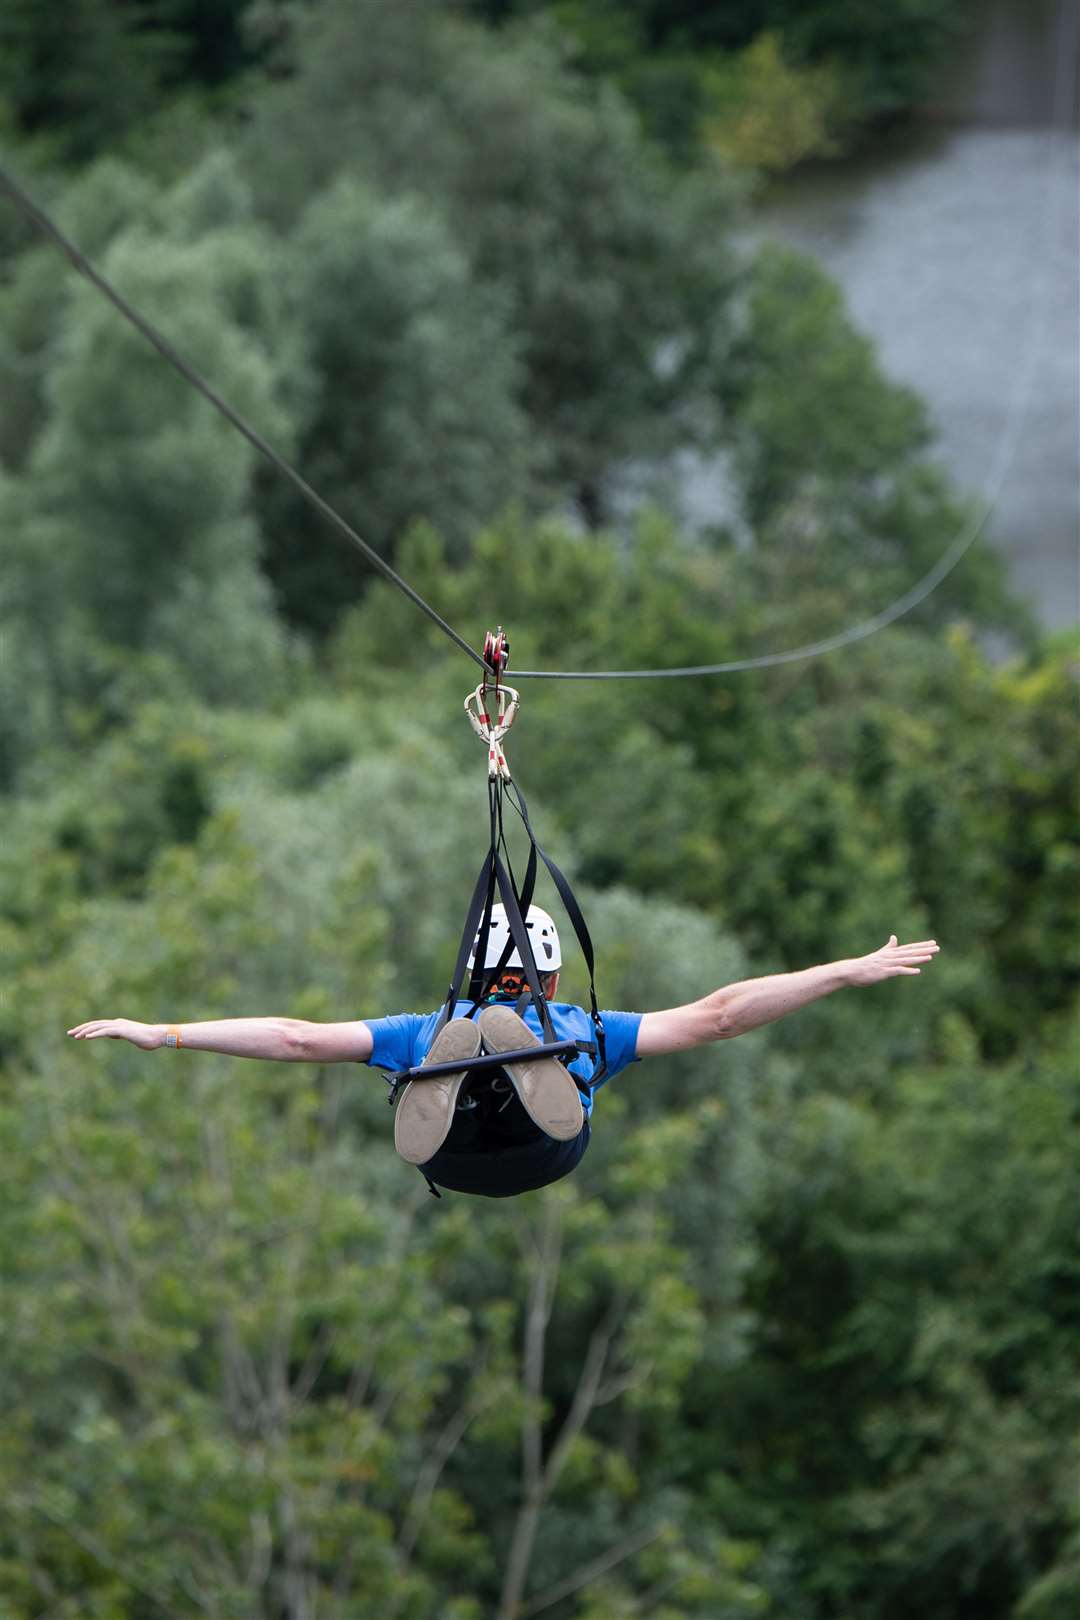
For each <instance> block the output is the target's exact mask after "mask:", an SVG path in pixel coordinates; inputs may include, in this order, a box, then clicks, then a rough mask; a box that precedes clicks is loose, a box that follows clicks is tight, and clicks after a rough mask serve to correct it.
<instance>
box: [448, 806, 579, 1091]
mask: <svg viewBox="0 0 1080 1620" xmlns="http://www.w3.org/2000/svg"><path fill="white" fill-rule="evenodd" d="M504 789H505V791H506V792H507V794H508V795H509V797H510V802H511V803H512V804H513V806H514V809H515V810H516V811H517V813H518V815H519V816H520V817H521V822H522V825H523V826H524V828H525V832H526V834H527V836H528V840H529V859H528V865H527V867H526V871H525V881H524V883H523V884H522V885H521V888H520V890H519V889H518V887H517V884H516V882H515V880H514V874H513V868H512V867H511V865H510V853H509V849H508V847H507V842H506V833H505V828H504V825H503V792H504ZM488 812H489V830H490V839H489V845H488V851H487V854H486V855H485V857H484V861H483V864H482V866H481V868H480V873H479V876H478V877H477V880H476V885H475V887H474V889H473V894H472V899H471V901H470V902H469V910H468V914H467V916H466V919H465V929H464V932H463V934H462V936H461V944H460V946H459V947H458V954H457V961H456V963H455V965H454V973H453V977H452V979H451V981H450V988H449V990H448V992H447V997H446V1004H445V1006H444V1007H443V1009H442V1012H441V1014H440V1016H439V1021H438V1023H437V1025H436V1031H435V1032H436V1034H438V1033H439V1031H440V1030H442V1029H443V1028H444V1026H445V1025H446V1024H447V1022H448V1021H449V1020H450V1018H452V1017H453V1013H454V1007H455V1005H456V1003H457V1000H458V996H459V992H460V989H461V984H462V980H463V979H464V976H465V969H466V966H467V964H468V960H469V956H470V953H474V966H473V970H472V975H471V978H470V981H469V1000H470V1001H471V1002H472V1003H473V1005H472V1007H471V1009H470V1012H469V1016H470V1017H471V1016H472V1014H473V1013H474V1012H476V1011H477V1009H478V1008H479V1006H480V1005H481V1004H482V1003H483V1001H484V1000H485V998H486V997H487V996H488V995H489V994H490V992H491V989H492V987H493V985H494V984H495V983H496V982H497V980H498V978H499V975H500V974H501V973H502V971H503V969H504V968H505V967H506V965H507V963H508V961H509V958H510V956H511V955H512V954H513V952H514V951H515V950H516V951H517V954H518V956H519V957H520V958H521V965H522V970H523V972H524V974H525V978H526V982H527V984H528V987H529V999H530V1000H531V1001H532V1003H533V1006H534V1007H535V1008H536V1014H537V1017H538V1019H539V1021H540V1028H541V1030H542V1032H543V1036H544V1040H545V1042H548V1043H551V1042H554V1040H555V1030H554V1026H553V1025H552V1022H551V1014H550V1012H549V1010H548V1004H547V998H546V997H545V995H544V992H543V989H542V987H541V984H540V973H539V969H538V968H537V965H536V958H535V956H534V954H533V949H532V942H531V940H530V939H529V930H528V925H527V921H526V919H527V917H528V914H529V906H530V905H531V903H532V897H533V890H534V888H535V884H536V874H537V869H538V861H543V863H544V865H545V867H546V868H547V870H548V872H549V874H550V876H551V880H552V882H553V883H554V884H555V887H556V889H557V890H558V893H559V898H560V900H561V901H562V903H563V906H564V907H565V909H566V914H567V916H568V917H569V919H570V923H571V926H572V928H573V930H574V933H575V934H576V936H577V941H578V944H579V946H580V947H581V954H582V956H583V957H584V958H585V966H586V968H587V969H588V973H589V1001H590V1017H591V1019H592V1023H593V1028H594V1029H595V1031H596V1057H597V1061H596V1065H595V1068H594V1070H593V1074H592V1076H591V1078H590V1079H589V1081H588V1082H585V1083H584V1085H583V1089H586V1090H589V1089H591V1088H592V1087H593V1086H596V1085H598V1084H599V1083H600V1081H601V1080H602V1079H603V1078H604V1076H605V1075H606V1073H607V1052H606V1043H605V1037H604V1023H603V1019H602V1018H601V1017H600V1009H599V1006H598V1005H597V1000H596V957H595V952H594V950H593V942H592V936H591V935H590V933H589V929H588V925H587V923H586V921H585V917H584V914H583V912H582V910H581V907H580V906H579V905H578V902H577V898H576V896H575V894H574V891H573V889H572V888H571V887H570V884H569V882H568V881H567V879H566V877H565V875H564V874H563V873H562V872H561V871H560V869H559V867H558V866H557V865H556V864H555V862H554V861H553V860H552V859H551V857H550V856H549V855H548V854H547V853H546V852H545V851H544V850H543V849H542V848H541V847H540V845H539V844H538V843H537V841H536V834H535V833H534V831H533V827H532V822H531V821H530V820H529V811H528V806H527V805H526V803H525V796H524V794H523V793H522V792H521V789H520V788H519V787H518V786H517V784H516V783H515V782H513V781H511V780H509V779H503V778H501V777H494V778H492V779H491V780H490V781H489V783H488ZM504 856H505V859H504ZM496 894H498V897H499V899H500V900H501V901H502V904H503V906H504V908H505V910H506V921H507V928H508V933H509V938H508V939H507V941H506V944H505V945H504V947H503V949H502V951H501V953H500V956H499V960H498V962H496V963H495V964H494V965H493V966H492V967H490V968H485V967H484V966H483V963H484V959H485V957H486V956H487V943H488V937H489V935H490V931H491V912H492V907H493V906H494V904H495V897H496ZM575 1078H576V1077H575Z"/></svg>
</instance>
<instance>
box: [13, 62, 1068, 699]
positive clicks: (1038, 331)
mask: <svg viewBox="0 0 1080 1620" xmlns="http://www.w3.org/2000/svg"><path fill="white" fill-rule="evenodd" d="M1058 44H1059V46H1060V44H1061V42H1060V41H1059V42H1058ZM1076 45H1077V41H1076V40H1071V41H1068V42H1066V47H1065V48H1064V49H1061V48H1059V49H1058V50H1057V51H1056V52H1055V66H1056V81H1055V86H1054V94H1053V98H1052V103H1053V105H1052V109H1051V122H1050V129H1049V136H1050V139H1051V141H1052V142H1053V140H1054V137H1055V136H1058V135H1059V133H1060V136H1061V138H1064V135H1065V128H1066V126H1065V125H1064V124H1063V122H1062V119H1061V111H1062V108H1063V107H1064V106H1065V103H1066V100H1067V98H1068V97H1069V79H1068V75H1069V72H1070V69H1071V65H1072V63H1073V62H1074V60H1075V56H1076ZM1047 172H1048V175H1049V176H1050V179H1049V180H1048V182H1047V184H1048V187H1052V184H1053V173H1054V165H1053V164H1048V165H1047ZM0 187H2V188H3V189H4V190H5V191H7V193H8V195H9V196H10V197H11V198H12V200H13V201H14V202H15V203H16V204H17V205H18V206H19V207H20V208H22V209H23V211H24V212H25V213H26V214H27V215H28V216H29V217H30V219H32V220H33V222H34V224H35V225H37V227H38V228H39V230H41V231H43V232H44V233H45V234H46V235H47V236H49V237H51V239H52V240H53V242H54V243H55V244H56V245H57V247H59V249H60V251H61V252H62V253H63V254H64V255H65V257H66V258H67V259H68V260H69V261H70V262H71V264H72V265H73V266H74V268H75V269H76V270H78V271H79V273H80V274H81V275H84V276H85V277H86V278H87V280H88V281H90V282H92V283H93V285H94V286H95V287H97V288H98V290H99V291H100V292H102V293H103V294H104V295H105V297H106V298H107V299H108V300H109V302H110V303H111V304H113V305H114V306H115V307H116V308H117V309H118V310H119V311H120V313H121V314H122V315H123V316H124V317H125V319H126V320H128V321H130V322H131V324H132V325H133V326H134V327H136V329H137V330H138V331H139V332H141V333H142V334H143V336H144V337H145V338H146V339H147V340H148V341H149V342H150V343H152V344H153V346H154V347H155V348H156V349H157V350H158V352H159V354H161V355H162V356H163V357H164V359H166V360H167V361H168V362H169V364H170V365H172V366H173V367H175V369H176V370H177V371H179V372H180V373H181V375H182V376H184V377H185V378H186V379H187V380H188V382H190V383H191V384H192V386H193V387H194V388H196V389H198V391H199V393H201V394H202V395H203V396H204V398H205V399H207V400H209V402H210V404H211V405H213V406H214V407H215V409H216V410H218V411H220V412H221V414H222V415H223V416H224V417H226V419H227V420H228V421H230V422H231V423H232V424H233V426H234V427H235V428H237V429H238V431H239V432H240V433H242V434H243V435H244V437H245V438H246V439H247V440H248V442H249V443H250V444H252V445H253V446H254V448H255V449H256V450H257V451H258V452H259V454H260V455H262V456H263V457H265V459H266V460H267V461H269V462H271V464H272V465H273V466H275V467H276V468H277V469H278V471H279V472H281V473H283V474H284V476H285V477H286V478H288V479H289V481H290V482H291V483H292V484H293V485H294V486H295V487H296V488H297V489H298V490H299V491H300V493H301V495H303V497H304V498H305V500H307V501H309V502H310V504H311V505H312V506H314V507H315V509H316V510H317V511H318V512H320V513H321V514H322V516H323V517H324V518H326V519H327V521H328V522H329V523H330V524H331V525H332V526H333V527H334V528H335V529H336V530H337V531H338V533H339V534H341V535H343V536H344V537H345V538H346V539H347V540H349V541H350V542H351V543H352V544H353V545H354V546H355V547H356V548H357V550H358V551H360V553H361V555H362V556H364V557H365V558H366V559H367V561H368V562H370V563H371V565H372V567H373V568H375V569H377V570H378V572H379V573H381V574H382V575H383V576H384V578H386V579H388V580H389V581H390V582H391V584H393V585H396V586H397V587H398V589H399V590H400V591H402V592H403V593H404V595H406V596H407V597H408V598H409V600H410V601H411V602H413V603H414V604H415V605H416V606H417V607H418V608H419V609H420V610H421V612H423V613H425V614H426V615H427V616H428V618H429V619H431V620H432V622H433V623H434V624H437V625H438V627H439V628H440V630H442V631H444V632H445V634H446V635H448V636H449V637H450V639H451V641H453V642H454V643H455V644H456V645H457V646H458V647H460V648H461V650H462V652H464V653H467V654H468V656H469V657H470V658H471V659H472V660H473V662H474V663H476V664H479V665H480V666H481V667H482V668H486V667H487V666H486V665H485V664H484V660H483V658H481V657H480V655H479V654H478V653H477V652H475V651H474V650H473V648H472V647H470V646H469V644H468V642H467V641H465V639H464V638H463V637H462V636H460V635H458V633H457V631H456V630H454V629H453V628H452V627H451V626H450V625H449V624H447V622H446V620H445V619H443V618H441V617H440V615H439V614H438V613H437V612H436V611H435V609H434V608H433V607H431V606H430V604H429V603H428V602H426V601H425V600H424V598H423V597H422V596H421V595H420V594H419V592H418V591H415V590H414V589H413V587H412V586H411V585H409V584H408V582H407V581H406V580H404V579H402V577H401V575H400V574H398V573H397V572H396V571H395V570H394V569H393V568H392V567H391V566H390V564H389V563H388V562H387V561H386V560H385V558H383V557H381V556H380V555H379V553H378V552H377V551H375V550H374V549H373V548H372V547H371V546H369V545H368V543H367V542H366V541H365V540H362V539H361V537H360V536H359V535H358V534H357V533H356V531H355V530H354V529H353V528H352V527H351V526H350V525H349V524H348V523H347V522H346V521H345V519H344V518H343V517H341V516H340V514H339V513H338V512H336V511H335V510H334V508H333V507H332V506H331V505H330V504H329V503H328V502H327V501H325V500H324V499H323V497H322V496H321V495H319V494H318V493H317V491H316V490H314V489H312V487H311V485H310V484H309V483H308V482H307V481H306V479H304V478H302V477H301V475H300V474H299V473H298V472H297V471H296V470H295V468H293V467H292V466H290V464H289V463H288V462H287V461H286V460H285V459H284V457H283V456H281V455H279V454H278V452H277V451H276V450H275V449H274V448H273V446H272V445H270V444H269V443H268V442H267V440H266V439H264V438H263V437H262V435H261V434H260V433H258V432H257V431H256V430H255V429H254V428H253V427H251V426H250V424H249V423H248V422H247V421H245V419H244V418H243V417H242V416H241V415H240V413H239V412H238V411H236V410H234V409H233V408H232V406H231V405H229V404H228V402H227V401H226V400H224V399H223V398H222V397H221V395H220V394H219V393H218V392H217V390H216V389H215V388H213V387H212V386H211V384H210V383H208V382H207V381H206V379H205V378H204V377H202V376H201V375H200V373H199V372H198V371H196V370H195V368H194V366H192V365H190V364H189V362H188V361H186V360H185V359H184V358H183V356H182V355H181V354H179V353H178V352H177V350H176V349H174V348H173V346H172V344H171V343H169V342H168V340H167V339H166V338H164V337H162V335H161V333H160V332H158V331H157V329H156V328H155V327H154V326H152V325H151V324H150V322H149V321H148V320H146V319H145V317H143V316H142V315H140V314H139V312H138V310H136V309H134V308H133V307H132V305H130V304H129V303H128V302H127V300H126V299H125V298H124V297H122V295H121V294H120V293H118V292H117V291H116V289H115V288H114V287H113V286H112V285H111V283H110V282H109V281H107V280H106V278H105V277H104V276H103V275H102V274H101V272H100V271H98V270H96V269H95V268H94V266H93V265H92V264H91V263H90V261H89V260H88V259H87V258H86V256H85V255H84V254H83V253H81V252H80V250H79V249H78V248H77V247H76V246H75V244H74V243H73V242H72V241H71V240H70V238H69V237H67V236H66V235H65V234H64V232H63V231H62V230H61V229H60V227H59V226H58V225H57V224H56V223H55V222H54V221H53V220H52V219H50V218H49V216H48V215H47V214H46V213H45V212H44V210H43V209H41V208H40V207H39V206H38V205H37V204H36V203H35V202H34V201H33V199H32V198H31V197H30V196H29V194H28V193H27V192H26V190H25V189H24V188H23V187H22V186H21V185H19V184H18V183H17V182H16V181H15V180H14V179H13V178H12V177H11V175H10V174H9V173H8V172H7V171H6V170H5V169H4V168H3V167H0ZM1051 195H1052V191H1051ZM1048 234H1049V232H1048ZM1049 246H1050V244H1049V243H1048V250H1049ZM1049 259H1050V253H1049V251H1047V252H1045V253H1044V254H1043V255H1042V271H1043V276H1044V277H1045V274H1046V267H1047V264H1048V262H1049ZM1032 302H1033V306H1034V312H1035V313H1034V318H1033V320H1032V324H1031V328H1030V337H1029V341H1028V346H1027V353H1026V357H1025V361H1024V365H1023V367H1022V370H1021V373H1020V382H1019V384H1018V386H1017V388H1016V390H1015V392H1014V394H1013V398H1012V401H1011V404H1010V408H1009V415H1008V418H1007V420H1006V424H1005V427H1004V429H1003V430H1002V435H1001V438H1000V440H999V441H998V449H997V453H996V455H995V458H994V463H993V468H992V471H991V474H990V477H989V480H988V489H987V492H986V494H985V495H984V497H983V501H982V505H981V509H980V510H979V511H978V512H977V513H976V514H975V515H974V517H973V518H972V521H971V522H970V523H969V524H968V525H967V526H966V527H965V528H962V529H961V530H960V532H959V533H958V534H957V536H956V538H955V539H954V540H953V541H952V542H951V544H950V545H949V546H948V547H947V548H946V550H945V551H944V552H943V553H942V555H941V557H939V558H938V561H937V562H936V563H935V564H934V566H933V567H932V568H931V569H930V570H929V571H928V572H927V573H926V574H924V575H923V577H922V578H921V579H919V580H917V581H916V583H915V584H914V585H913V586H911V588H910V589H909V590H907V591H905V592H904V594H903V595H902V596H899V597H897V598H896V600H895V601H893V602H890V603H889V604H888V605H887V606H886V607H884V608H882V609H881V611H880V612H879V613H875V614H874V615H873V616H872V617H871V618H868V619H864V620H862V621H861V622H860V623H858V624H855V625H852V626H850V627H849V628H848V629H846V630H841V631H838V632H837V633H836V634H835V635H832V636H826V637H824V638H823V639H822V640H819V641H811V642H807V643H806V644H805V645H803V646H800V647H792V648H789V649H787V650H785V651H783V652H775V653H763V654H761V655H759V656H757V657H752V658H735V659H730V660H728V661H726V662H724V663H717V664H686V665H679V666H676V667H671V668H659V669H604V670H584V669H581V670H559V669H516V670H514V672H513V673H514V678H515V680H559V681H615V680H664V679H668V680H670V679H677V678H680V677H692V676H702V675H735V674H742V673H745V672H748V671H751V670H758V669H772V668H775V667H776V666H778V665H781V664H793V663H797V662H799V661H800V660H802V659H807V658H819V657H821V656H822V655H823V654H824V653H829V652H836V651H838V650H839V649H840V648H842V647H848V646H851V645H852V644H853V643H855V642H857V641H862V640H865V639H866V637H868V636H871V635H873V634H874V633H875V632H876V631H878V630H883V629H884V628H885V627H886V626H887V625H890V624H894V623H895V622H896V621H897V620H898V619H900V618H903V617H904V615H905V614H907V613H910V612H911V611H912V609H913V608H916V607H918V606H919V605H920V603H922V602H925V601H926V599H927V597H928V596H930V595H931V593H932V592H933V591H935V590H936V589H937V587H938V586H939V585H940V584H941V583H942V581H943V580H944V579H946V578H947V577H948V575H949V574H951V573H952V571H953V569H954V568H956V566H957V564H958V563H960V562H961V560H962V559H963V558H964V557H965V556H966V555H967V553H968V551H969V550H970V549H971V547H972V546H973V545H974V543H975V541H976V540H977V539H978V538H979V536H980V535H981V534H982V532H983V530H984V529H985V527H986V524H987V522H988V521H989V518H990V515H991V513H992V512H993V510H994V507H995V506H996V504H997V502H998V500H999V498H1000V495H1001V491H1002V489H1003V488H1004V485H1005V481H1006V479H1007V477H1008V475H1009V472H1010V470H1011V467H1012V462H1013V458H1014V456H1015V454H1016V447H1017V445H1018V443H1019V440H1020V434H1021V430H1022V428H1023V426H1024V423H1025V421H1026V418H1027V414H1028V410H1029V407H1030V404H1031V398H1032V394H1033V392H1034V382H1035V370H1036V364H1035V363H1036V359H1037V357H1038V353H1039V350H1040V348H1041V338H1042V332H1043V328H1044V326H1045V321H1046V300H1045V299H1043V298H1040V299H1035V300H1032Z"/></svg>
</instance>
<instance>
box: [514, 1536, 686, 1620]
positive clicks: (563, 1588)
mask: <svg viewBox="0 0 1080 1620" xmlns="http://www.w3.org/2000/svg"><path fill="white" fill-rule="evenodd" d="M663 1533H664V1526H663V1525H660V1526H659V1527H655V1526H654V1527H653V1528H652V1529H651V1530H639V1531H638V1532H637V1533H636V1535H632V1536H627V1537H626V1539H625V1540H624V1541H619V1542H616V1544H615V1546H614V1547H609V1548H608V1550H607V1552H606V1553H601V1554H600V1555H599V1556H598V1557H596V1558H593V1559H591V1560H590V1561H589V1563H587V1564H582V1565H581V1566H580V1568H578V1569H576V1570H574V1572H573V1574H572V1575H566V1576H564V1577H563V1579H562V1580H561V1581H557V1582H556V1583H555V1585H554V1586H549V1587H548V1589H547V1591H546V1592H541V1593H540V1595H539V1597H534V1598H530V1599H529V1601H528V1603H525V1604H522V1605H521V1606H520V1607H519V1609H518V1620H531V1616H532V1615H534V1614H540V1613H541V1612H542V1611H543V1610H544V1609H550V1608H551V1607H552V1605H553V1604H555V1603H559V1602H561V1601H562V1599H563V1598H565V1597H571V1596H572V1595H573V1594H574V1593H575V1592H580V1591H581V1589H582V1587H583V1586H589V1585H590V1584H591V1583H592V1582H593V1581H595V1580H598V1579H599V1577H600V1576H601V1575H606V1574H607V1572H608V1570H610V1569H614V1568H615V1567H616V1566H617V1565H618V1564H624V1563H625V1562H626V1560H627V1559H628V1558H633V1557H635V1556H636V1555H637V1554H638V1553H639V1552H643V1551H644V1549H645V1548H646V1547H650V1546H651V1545H652V1543H653V1542H654V1541H657V1540H659V1538H660V1537H661V1536H662V1535H663Z"/></svg>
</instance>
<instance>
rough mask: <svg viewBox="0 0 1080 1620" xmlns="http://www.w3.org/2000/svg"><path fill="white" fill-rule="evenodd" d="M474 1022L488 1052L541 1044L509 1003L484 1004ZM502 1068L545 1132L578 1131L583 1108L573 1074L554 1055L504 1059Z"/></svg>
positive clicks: (570, 1134) (567, 1134) (565, 1138)
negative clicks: (512, 1060)
mask: <svg viewBox="0 0 1080 1620" xmlns="http://www.w3.org/2000/svg"><path fill="white" fill-rule="evenodd" d="M478 1022H479V1025H480V1034H481V1036H482V1037H483V1042H484V1049H485V1050H486V1051H488V1052H516V1051H520V1049H521V1048H522V1047H523V1046H542V1045H543V1042H542V1041H540V1040H538V1039H537V1037H536V1036H535V1035H534V1034H533V1032H532V1030H531V1029H530V1028H529V1026H528V1024H527V1023H526V1022H525V1020H524V1019H523V1018H519V1017H518V1015H517V1013H516V1012H515V1011H514V1010H513V1008H512V1007H485V1008H484V1011H483V1012H482V1013H481V1014H480V1017H479V1019H478ZM505 1072H506V1073H507V1074H508V1075H509V1077H510V1081H511V1084H512V1085H513V1087H514V1090H515V1091H516V1092H517V1094H518V1096H519V1097H520V1098H521V1102H522V1106H523V1107H524V1109H525V1112H526V1113H527V1114H528V1116H529V1118H530V1119H531V1120H533V1122H534V1123H535V1124H537V1125H539V1127H540V1129H541V1130H542V1131H543V1132H544V1134H545V1136H553V1137H554V1138H555V1140H556V1141H557V1142H570V1141H572V1140H573V1138H574V1137H575V1136H577V1135H578V1133H579V1132H580V1130H581V1127H582V1125H583V1124H584V1123H585V1110H584V1109H583V1108H582V1106H581V1098H580V1096H579V1095H578V1088H577V1086H576V1085H575V1084H574V1081H573V1077H572V1076H571V1075H569V1074H567V1072H566V1070H565V1069H564V1068H563V1066H562V1064H561V1063H558V1062H556V1060H555V1059H554V1058H540V1059H539V1060H538V1061H537V1062H536V1063H532V1062H524V1061H523V1062H521V1063H508V1064H507V1065H506V1071H505Z"/></svg>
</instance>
